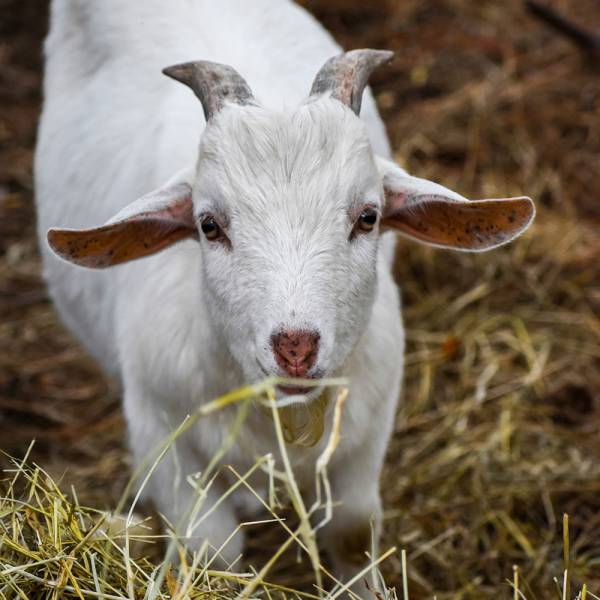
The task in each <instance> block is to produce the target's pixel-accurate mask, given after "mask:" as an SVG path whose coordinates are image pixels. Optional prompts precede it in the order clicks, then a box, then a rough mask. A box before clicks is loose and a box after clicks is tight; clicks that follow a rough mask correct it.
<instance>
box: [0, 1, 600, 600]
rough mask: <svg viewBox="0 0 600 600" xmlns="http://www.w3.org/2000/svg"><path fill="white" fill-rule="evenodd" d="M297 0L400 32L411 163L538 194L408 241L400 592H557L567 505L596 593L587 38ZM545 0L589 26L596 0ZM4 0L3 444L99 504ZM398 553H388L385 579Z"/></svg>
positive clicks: (599, 354)
mask: <svg viewBox="0 0 600 600" xmlns="http://www.w3.org/2000/svg"><path fill="white" fill-rule="evenodd" d="M302 4H303V5H305V6H306V7H307V8H308V9H309V10H310V11H312V12H313V13H314V14H315V15H316V16H317V17H318V18H319V19H320V20H321V21H322V22H323V23H324V24H325V25H326V26H327V27H328V28H329V29H330V30H331V31H332V32H333V33H334V35H335V36H336V37H337V39H338V40H339V41H340V42H341V43H342V44H343V45H344V46H345V47H347V48H353V47H354V48H355V47H375V48H389V49H392V50H394V51H395V52H396V56H397V58H396V60H395V62H394V63H393V65H392V66H391V67H390V68H388V69H386V70H382V71H380V72H379V73H378V74H377V75H376V76H375V77H374V79H373V88H374V91H375V94H376V96H377V99H378V102H379V106H380V109H381V112H382V115H383V117H384V119H385V122H386V125H387V127H388V131H389V134H390V139H391V141H392V145H393V148H394V151H395V154H396V158H397V160H398V161H399V162H401V163H403V165H404V166H405V167H406V168H408V170H409V171H411V172H413V173H415V174H418V175H420V176H423V177H428V178H431V179H435V180H437V181H439V182H440V183H443V184H444V185H446V186H448V187H451V188H454V189H456V190H458V191H460V192H461V193H463V194H464V195H467V196H469V197H473V198H475V197H477V198H479V197H482V198H484V197H502V196H517V195H522V194H527V195H529V196H531V197H533V198H534V199H535V201H536V204H537V207H538V218H537V220H536V223H535V225H534V226H533V227H532V228H531V229H530V231H529V232H528V233H527V235H526V236H525V237H524V238H523V239H521V240H520V241H519V242H518V243H515V244H513V245H511V246H510V247H507V248H503V249H501V250H497V251H493V252H491V253H488V254H484V255H480V256H474V255H470V254H469V255H459V254H452V253H448V252H442V251H434V250H429V249H423V248H420V247H417V246H415V245H412V244H409V243H407V242H400V243H399V246H398V253H397V261H396V275H397V278H398V281H399V282H400V283H401V285H402V289H403V299H404V305H405V309H404V315H405V319H406V325H407V329H408V349H407V371H406V384H405V389H404V392H403V402H402V408H401V410H400V412H399V414H398V419H397V423H396V429H395V433H394V437H393V441H392V443H391V446H390V449H389V452H388V458H387V462H386V467H385V473H384V477H383V486H382V489H383V497H384V505H385V522H384V536H383V548H384V549H385V548H388V547H390V546H397V547H398V548H399V549H402V548H403V549H405V550H406V552H407V558H408V566H409V569H408V574H409V578H408V583H409V590H410V598H412V599H419V598H432V597H434V596H437V598H438V599H440V600H441V599H442V598H457V599H458V598H461V599H462V598H473V599H475V598H477V599H481V598H496V597H498V596H500V597H503V598H508V597H512V594H513V592H512V590H511V588H510V586H509V583H508V581H509V580H510V581H512V580H513V577H514V570H513V567H516V568H517V569H518V571H519V574H520V581H521V583H520V589H521V590H522V593H523V594H524V595H525V597H526V598H527V599H528V600H533V599H534V598H538V599H547V598H560V597H561V592H559V589H561V586H559V585H558V584H557V582H556V581H555V580H554V578H557V579H558V580H559V581H561V582H562V577H563V568H564V556H563V513H566V514H568V516H569V539H570V553H569V561H570V567H569V577H570V579H571V590H572V595H573V596H574V595H575V593H576V592H577V591H578V590H579V589H580V587H581V584H582V583H583V582H587V584H588V587H589V590H591V591H592V592H594V593H595V594H596V595H600V368H599V367H600V261H599V260H598V259H599V256H600V233H598V232H599V227H598V225H599V224H600V198H599V197H598V194H599V190H600V159H599V158H598V157H599V155H600V71H599V70H598V58H597V57H596V58H594V57H589V56H587V55H586V54H585V53H583V52H581V51H580V49H578V48H577V47H575V46H574V45H572V44H571V43H570V42H568V41H566V40H565V39H563V38H562V37H561V36H559V35H558V34H556V33H555V32H553V31H551V30H550V29H548V28H547V27H546V26H545V25H543V24H542V23H541V22H539V21H538V20H536V19H534V18H533V17H532V16H531V15H530V14H528V13H527V12H526V11H525V10H524V7H523V5H522V3H521V2H519V1H517V0H507V1H505V2H502V3H499V2H494V1H492V0H433V1H431V2H418V1H417V0H404V1H403V2H397V1H396V2H394V1H392V0H389V1H384V0H377V1H371V2H368V3H359V2H351V1H350V0H347V1H344V0H303V2H302ZM548 4H551V5H552V6H553V7H555V8H556V9H559V10H560V11H562V12H563V14H565V15H567V16H569V17H570V18H572V19H573V20H575V21H576V22H578V23H580V24H581V25H583V26H585V27H586V28H588V29H590V30H596V31H598V32H600V7H599V5H598V3H597V0H579V1H577V2H576V1H575V0H560V1H559V0H555V1H553V2H548ZM0 9H1V10H0V15H1V16H0V409H1V412H0V449H1V450H3V451H4V452H7V453H10V454H12V455H14V456H22V455H23V454H24V453H25V451H26V449H27V447H28V446H29V444H30V442H31V440H32V439H35V440H36V442H35V445H34V447H33V450H32V458H33V460H35V461H37V462H38V463H39V464H41V465H42V466H43V467H44V468H45V469H47V470H48V471H49V472H50V473H52V474H53V475H54V476H56V477H58V478H60V480H61V481H62V483H63V484H64V486H66V489H67V488H68V486H70V485H71V484H73V485H74V487H75V489H76V490H77V494H78V496H79V499H80V501H81V502H82V503H85V504H89V505H93V506H96V507H99V508H102V507H106V508H109V507H111V506H113V505H114V502H115V499H116V498H117V497H118V496H119V494H120V493H121V491H122V490H123V488H124V486H125V483H126V481H127V478H128V465H129V462H128V456H127V451H126V448H125V443H124V426H123V419H122V416H121V412H120V407H119V398H118V392H117V390H116V387H115V386H114V384H111V383H110V382H107V381H106V380H105V379H104V378H103V377H102V375H101V374H100V372H99V371H98V369H97V368H96V366H95V365H94V363H93V362H92V361H91V359H89V358H88V357H87V356H86V355H85V353H84V352H83V351H82V349H81V348H80V347H79V346H78V345H77V344H76V343H75V342H74V340H73V339H72V338H71V337H70V335H69V334H68V333H67V332H66V331H65V330H64V328H63V327H62V326H61V324H60V322H59V320H58V318H57V316H56V314H55V312H54V310H53V308H52V306H51V304H50V302H49V300H48V297H47V295H46V292H45V289H44V284H43V281H42V279H41V277H40V261H39V257H38V251H37V241H36V238H35V212H34V205H33V193H34V191H33V179H32V157H33V148H34V144H35V132H36V122H37V118H38V113H39V109H40V104H41V98H40V82H41V66H42V60H41V42H42V39H43V35H44V33H45V30H46V18H47V15H46V12H47V8H46V3H45V2H42V1H40V0H1V1H0ZM57 176H59V174H57ZM279 571H280V574H279V577H280V578H283V579H285V575H282V572H283V571H285V569H282V568H280V569H279ZM400 571H401V569H400V558H399V555H398V554H396V555H394V556H392V558H390V559H389V560H388V561H387V562H386V563H385V564H384V566H383V573H384V575H385V577H386V580H387V582H388V584H389V585H396V586H398V585H400V584H401V579H400ZM399 589H401V585H400V588H399ZM399 595H401V593H399Z"/></svg>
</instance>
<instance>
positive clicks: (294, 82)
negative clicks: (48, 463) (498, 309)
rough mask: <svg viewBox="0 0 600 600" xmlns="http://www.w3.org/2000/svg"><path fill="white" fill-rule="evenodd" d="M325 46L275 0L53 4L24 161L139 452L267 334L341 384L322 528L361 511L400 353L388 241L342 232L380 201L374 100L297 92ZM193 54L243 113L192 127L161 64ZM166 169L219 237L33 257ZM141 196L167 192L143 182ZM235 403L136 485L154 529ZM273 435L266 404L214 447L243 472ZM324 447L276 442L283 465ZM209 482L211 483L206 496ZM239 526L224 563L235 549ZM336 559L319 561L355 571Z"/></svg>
mask: <svg viewBox="0 0 600 600" xmlns="http://www.w3.org/2000/svg"><path fill="white" fill-rule="evenodd" d="M338 52H339V48H338V46H337V45H336V44H335V43H334V42H333V41H332V39H331V37H330V36H329V35H328V34H327V33H326V32H325V31H324V30H323V29H322V28H321V27H320V26H319V25H318V24H317V23H316V22H315V21H314V20H313V19H312V18H311V17H310V16H309V15H308V14H307V13H306V12H304V11H303V10H302V9H300V8H299V7H297V6H295V5H294V4H293V3H291V2H288V1H286V0H253V2H247V0H220V1H219V2H214V1H213V0H195V1H192V0H172V1H171V2H165V1H164V0H144V2H131V1H130V0H102V2H89V0H54V1H53V4H52V15H51V29H50V34H49V36H48V39H47V43H46V78H45V85H44V91H45V104H44V111H43V115H42V120H41V125H40V132H39V142H38V149H37V155H36V165H35V179H36V191H37V203H38V226H39V232H40V238H41V240H42V242H41V248H42V253H43V258H44V273H45V277H46V279H47V281H48V285H49V287H50V291H51V294H52V297H53V298H54V301H55V304H56V306H57V308H58V310H59V312H60V314H61V316H62V318H63V319H64V321H65V322H66V324H67V325H68V326H69V328H70V329H71V330H72V331H73V332H74V334H75V335H76V336H77V337H78V338H79V340H80V341H81V342H82V343H83V344H84V345H85V346H86V347H87V348H88V349H89V351H90V352H91V353H92V354H93V355H94V356H95V357H96V358H97V359H98V361H99V362H100V363H101V364H102V365H103V367H104V368H105V370H106V371H107V373H108V374H110V375H112V376H114V377H116V378H118V379H119V380H120V381H121V382H122V386H123V400H124V410H125V415H126V420H127V425H128V430H129V440H130V445H131V448H132V451H133V454H134V457H135V461H136V463H140V462H141V461H142V460H143V459H144V458H145V457H146V455H147V454H148V452H149V451H150V450H151V449H152V448H153V447H154V445H155V444H156V443H157V442H158V441H159V440H160V439H161V438H163V437H164V436H165V435H166V434H167V433H168V432H169V431H170V430H171V429H172V428H173V427H175V426H176V425H177V424H179V423H180V422H181V421H182V420H183V418H184V417H185V415H187V414H189V413H190V412H191V411H193V410H194V409H195V408H196V407H197V406H198V405H200V404H201V403H203V402H206V401H208V400H210V399H212V398H215V397H217V396H219V395H221V394H224V393H225V392H228V391H230V390H232V389H233V388H236V387H237V386H241V385H242V384H244V383H247V382H249V381H258V380H261V379H262V378H264V377H265V375H266V374H274V373H277V372H278V370H277V365H276V362H275V360H274V358H273V353H272V350H271V348H270V344H269V339H270V336H271V334H272V333H273V332H274V331H276V330H278V328H281V327H286V328H310V329H315V330H317V331H318V332H319V333H320V336H321V341H320V350H319V354H318V359H317V365H316V368H317V369H318V372H319V373H320V374H322V375H325V376H334V375H344V376H346V377H348V378H349V379H350V384H351V385H350V397H349V400H348V402H347V408H346V411H345V413H344V419H343V424H342V434H343V438H342V441H341V444H340V447H339V449H338V451H337V452H336V454H335V455H334V458H333V461H332V464H331V467H330V469H331V478H332V484H333V490H334V497H335V498H336V499H337V500H340V501H341V505H340V506H339V507H338V508H336V510H335V512H334V519H333V521H332V523H331V524H330V525H329V526H328V527H327V528H326V529H325V531H324V534H325V535H324V537H325V542H328V540H335V539H336V536H339V535H342V534H343V532H344V531H345V530H347V529H348V528H352V527H353V526H355V525H356V524H357V523H361V522H368V521H369V519H370V518H371V517H373V516H374V517H375V518H376V519H378V518H379V515H380V512H381V507H380V497H379V491H378V486H379V475H380V472H381V466H382V462H383V458H384V453H385V449H386V446H387V442H388V439H389V436H390V434H391V431H392V427H393V422H394V414H395V408H396V402H397V399H398V396H399V391H400V382H401V376H402V365H403V349H404V334H403V329H402V324H401V319H400V302H399V296H398V290H397V288H396V285H395V284H394V282H393V280H392V277H391V274H390V268H389V262H390V256H391V254H392V253H391V245H392V243H393V240H391V239H390V235H387V234H386V235H384V236H379V234H378V232H377V231H374V232H372V233H370V234H365V235H360V236H358V237H356V238H355V239H352V240H350V239H349V238H350V233H351V230H352V219H351V218H350V215H352V214H354V212H355V211H356V210H360V207H361V206H362V205H364V204H366V203H368V204H371V205H373V206H375V207H377V208H378V209H380V210H381V209H382V203H383V193H382V176H381V174H380V173H379V171H378V167H377V162H376V160H375V154H379V155H381V156H384V157H387V156H389V146H388V142H387V139H386V136H385V132H384V129H383V126H382V123H381V121H380V119H379V116H378V115H377V112H376V109H375V107H374V103H373V100H372V97H371V95H370V93H368V92H366V94H365V101H364V102H363V110H362V115H361V120H359V119H357V118H356V116H355V115H354V114H353V113H352V111H350V110H349V109H348V108H346V107H344V106H342V104H341V103H339V102H338V101H337V100H334V99H332V98H330V97H327V96H324V97H321V98H317V99H311V101H310V102H305V100H306V95H307V92H308V90H309V89H310V84H311V81H312V79H313V77H314V75H315V74H316V72H317V70H318V69H319V68H320V66H321V65H322V64H323V63H324V62H325V60H327V59H328V58H329V57H331V56H333V55H335V54H337V53H338ZM195 59H204V60H215V61H218V62H221V63H225V64H229V65H231V66H233V67H234V68H235V69H237V70H238V71H239V72H240V73H241V74H242V76H243V77H244V78H245V79H246V80H247V81H248V83H249V85H250V87H251V88H252V90H253V92H254V94H255V96H256V98H257V100H258V102H259V104H260V106H259V107H252V106H246V107H239V106H227V107H226V108H225V109H223V111H222V112H221V113H220V114H219V115H217V116H216V117H215V118H214V119H213V120H212V121H211V122H210V123H209V124H208V125H207V126H206V127H205V125H204V121H203V117H202V110H201V107H200V104H199V102H198V100H197V99H196V98H195V97H194V96H193V95H192V93H191V92H190V90H188V89H186V88H185V87H184V86H182V85H180V84H178V83H176V82H173V81H171V80H168V79H167V78H166V77H164V76H163V75H161V73H160V70H161V69H162V68H163V67H165V66H168V65H171V64H174V63H177V62H183V61H189V60H195ZM198 145H199V146H198ZM182 169H183V171H182ZM176 172H179V175H177V176H176V177H175V179H171V181H170V185H172V184H176V186H177V184H178V183H185V184H187V185H188V186H190V187H191V189H192V192H193V202H194V214H195V217H196V218H197V220H201V219H202V215H204V214H206V213H207V212H210V213H211V214H216V215H219V216H220V218H222V219H223V220H224V221H225V222H226V223H227V234H228V236H229V238H230V240H231V245H232V247H231V248H230V249H228V248H226V247H225V246H223V245H221V244H218V243H214V242H213V243H211V242H209V241H207V240H206V239H204V237H203V236H202V235H200V242H199V244H198V242H197V241H191V240H188V241H184V242H181V243H178V244H176V245H174V246H172V247H170V248H169V249H167V250H165V251H163V252H161V253H159V254H156V255H153V256H151V257H148V258H145V259H143V260H139V261H134V262H131V263H128V264H125V265H121V266H117V267H114V268H111V269H108V270H105V271H94V270H86V269H81V268H78V267H75V266H73V265H71V264H68V263H66V262H64V261H61V260H59V259H57V258H56V256H54V255H52V253H51V252H50V251H49V249H48V247H47V245H46V243H45V241H44V238H45V232H46V231H47V229H48V228H49V227H69V228H89V227H94V226H98V225H100V224H101V223H104V222H106V221H108V220H109V219H111V218H114V215H118V216H117V219H119V218H124V217H129V216H131V215H132V214H135V213H136V212H137V211H139V210H143V209H144V206H145V202H146V200H144V199H142V201H141V206H140V202H138V203H135V204H134V205H133V207H128V205H129V204H130V203H132V202H133V201H134V200H135V199H136V198H139V197H142V196H144V195H146V194H148V192H150V191H151V190H154V189H156V188H158V187H159V186H160V185H162V184H164V182H165V181H167V180H169V179H170V178H171V177H172V174H173V173H176ZM180 189H181V188H180ZM148 198H150V199H151V200H149V202H150V203H152V202H154V205H156V203H157V202H158V204H160V206H163V205H164V202H165V201H167V200H168V199H167V198H166V196H165V192H161V191H159V192H158V195H156V194H151V195H150V196H148ZM154 205H150V206H146V208H152V206H154ZM381 250H383V251H381ZM234 414H235V413H234V411H233V410H231V411H229V410H224V411H221V412H219V413H218V414H215V415H214V416H210V417H207V418H205V419H203V420H201V421H200V422H199V423H198V424H197V425H195V426H194V428H193V429H192V430H190V431H188V432H187V433H186V434H185V435H184V436H183V438H181V439H180V440H179V441H178V442H177V458H178V461H179V467H180V468H179V469H174V468H173V464H172V462H171V460H170V459H165V460H163V462H162V463H161V464H160V465H159V466H158V469H157V471H156V473H155V474H154V476H153V477H152V479H151V481H150V484H149V488H148V491H149V495H150V496H151V497H152V499H153V500H154V502H155V504H156V506H157V508H158V509H159V511H161V512H162V513H164V514H165V515H166V516H167V517H168V518H169V519H171V520H172V521H173V522H177V521H178V518H179V516H180V515H181V511H182V510H183V508H184V507H185V506H186V504H188V503H189V501H190V499H191V498H192V496H193V489H192V487H191V486H190V485H189V483H188V482H187V481H186V479H185V476H186V475H188V474H190V473H193V472H196V471H200V470H202V469H203V468H204V467H205V466H206V464H207V462H208V461H209V460H210V458H211V457H212V456H213V455H214V453H215V452H216V451H217V449H218V448H219V447H220V445H221V442H222V440H223V438H224V436H225V435H226V433H227V431H228V427H229V425H230V424H231V421H232V419H233V416H234ZM325 437H326V436H325ZM276 448H277V445H276V442H275V438H274V434H273V428H272V424H271V423H270V421H269V419H268V418H267V417H265V416H264V415H263V414H262V413H261V412H260V411H258V410H256V411H251V414H250V415H249V418H248V421H247V422H246V423H245V425H244V427H243V429H242V431H241V433H240V438H239V440H238V441H237V443H236V445H235V446H234V447H233V448H232V449H231V450H230V451H229V453H228V455H227V457H226V461H227V462H229V463H231V464H233V465H235V466H236V468H237V469H238V470H240V471H244V470H245V469H247V468H248V467H249V466H250V465H251V464H253V462H254V460H255V457H256V456H258V455H262V454H264V453H267V452H276ZM322 449H323V441H322V442H320V443H319V444H318V445H317V446H316V447H315V448H312V449H302V448H297V447H291V448H290V455H291V457H292V460H293V462H294V464H295V468H296V474H297V476H298V477H299V478H300V480H302V479H305V480H307V479H310V478H311V477H312V474H313V473H314V463H315V459H316V457H317V456H318V455H319V453H320V452H321V451H322ZM178 473H180V475H181V476H178ZM226 485H227V482H226V481H217V482H216V483H215V486H214V487H213V488H212V489H211V491H210V496H211V497H209V499H208V500H209V503H210V500H211V499H215V498H217V497H218V496H219V495H220V493H221V492H222V491H223V489H224V486H226ZM213 496H214V498H213ZM246 504H247V497H246V496H244V495H242V494H234V495H233V496H232V497H231V498H229V499H228V500H227V501H226V502H223V503H221V504H220V505H219V507H218V509H217V510H216V511H215V512H214V513H213V515H212V516H211V518H210V519H207V520H206V521H204V522H203V524H202V526H201V528H200V529H199V531H197V532H196V535H197V536H198V538H197V539H196V540H195V542H194V543H195V544H196V545H198V544H199V543H200V541H201V539H202V538H208V539H209V540H210V542H211V543H212V544H213V545H214V546H215V547H218V546H220V544H221V543H222V542H223V540H224V539H225V538H226V537H227V536H228V535H229V534H230V533H231V532H232V531H233V530H234V528H235V526H236V524H237V519H236V510H237V509H239V508H243V507H244V505H246ZM242 541H243V540H242V539H241V534H240V535H238V536H237V537H236V538H234V539H233V540H232V541H231V542H230V543H229V544H228V546H227V547H226V548H225V549H224V551H223V553H222V554H223V556H224V557H225V558H226V559H232V558H233V557H235V556H236V555H237V554H238V553H239V552H240V550H241V548H242ZM329 547H330V549H331V550H332V551H333V552H334V553H335V545H334V544H329ZM333 558H334V562H335V563H336V565H337V568H338V574H340V575H342V576H348V575H349V574H350V573H351V572H352V569H351V567H350V566H349V565H347V564H345V563H344V561H343V560H342V559H341V558H340V557H338V556H335V555H334V556H333Z"/></svg>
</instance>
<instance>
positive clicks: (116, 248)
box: [48, 183, 198, 269]
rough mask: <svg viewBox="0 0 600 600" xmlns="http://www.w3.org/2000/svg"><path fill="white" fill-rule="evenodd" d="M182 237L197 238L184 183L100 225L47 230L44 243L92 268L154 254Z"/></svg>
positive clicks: (161, 191) (189, 190) (59, 254)
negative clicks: (91, 227)
mask: <svg viewBox="0 0 600 600" xmlns="http://www.w3.org/2000/svg"><path fill="white" fill-rule="evenodd" d="M186 238H198V230H197V229H196V226H195V224H194V218H193V206H192V193H191V188H190V186H189V185H188V184H186V183H178V184H176V185H174V186H170V187H167V188H163V189H161V190H158V191H156V192H153V193H152V194H148V195H147V196H144V197H143V198H140V200H138V201H136V202H134V203H133V204H132V205H130V206H128V207H127V208H126V209H124V210H123V211H121V212H120V213H119V214H118V215H116V217H114V218H113V219H111V220H110V221H109V222H108V223H107V224H106V225H103V226H102V227H96V228H94V229H80V230H76V229H50V230H49V231H48V244H49V245H50V248H52V250H53V251H54V252H55V253H56V254H58V256H60V257H61V258H63V259H64V260H67V261H69V262H72V263H75V264H76V265H80V266H82V267H90V268H94V269H101V268H105V267H112V266H114V265H118V264H121V263H124V262H128V261H130V260H135V259H137V258H142V257H143V256H148V255H149V254H154V253H155V252H158V251H159V250H162V249H164V248H166V247H168V246H170V245H171V244H174V243H175V242H178V241H180V240H183V239H186Z"/></svg>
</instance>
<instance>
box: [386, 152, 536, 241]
mask: <svg viewBox="0 0 600 600" xmlns="http://www.w3.org/2000/svg"><path fill="white" fill-rule="evenodd" d="M377 161H378V166H379V168H380V172H381V173H382V175H383V188H384V193H385V209H384V214H383V219H382V225H383V226H388V227H393V228H394V229H397V230H398V231H399V232H400V233H401V234H403V235H405V236H407V237H409V238H413V239H415V240H418V241H420V242H423V243H425V244H430V245H432V246H439V247H441V248H451V249H453V250H466V251H471V252H482V251H484V250H490V249H492V248H496V247H497V246H501V245H502V244H506V243H507V242H510V241H511V240H513V239H514V238H516V237H518V236H519V235H521V233H523V232H524V231H525V230H526V229H527V228H528V227H529V225H530V224H531V222H532V221H533V218H534V217H535V206H534V204H533V201H532V200H531V199H530V198H527V197H520V198H503V199H494V200H467V199H466V198H463V197H462V196H460V195H459V194H457V193H456V192H453V191H452V190H449V189H447V188H445V187H443V186H441V185H438V184H437V183H433V182H432V181H428V180H427V179H420V178H418V177H412V176H410V175H409V174H408V173H406V171H404V170H403V169H401V168H400V167H398V166H397V165H395V164H394V163H391V162H389V161H386V160H383V159H379V158H378V159H377Z"/></svg>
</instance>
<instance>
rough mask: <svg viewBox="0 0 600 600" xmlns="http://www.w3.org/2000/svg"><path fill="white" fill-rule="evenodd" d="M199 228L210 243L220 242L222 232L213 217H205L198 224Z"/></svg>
mask: <svg viewBox="0 0 600 600" xmlns="http://www.w3.org/2000/svg"><path fill="white" fill-rule="evenodd" d="M200 228H201V229H202V233H203V234H204V235H205V237H206V239H207V240H210V241H211V242H214V241H217V240H220V239H221V238H222V237H223V232H222V231H221V228H220V227H219V225H218V223H217V222H216V221H215V218H214V217H210V216H209V217H205V218H204V219H203V220H202V223H201V224H200Z"/></svg>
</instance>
